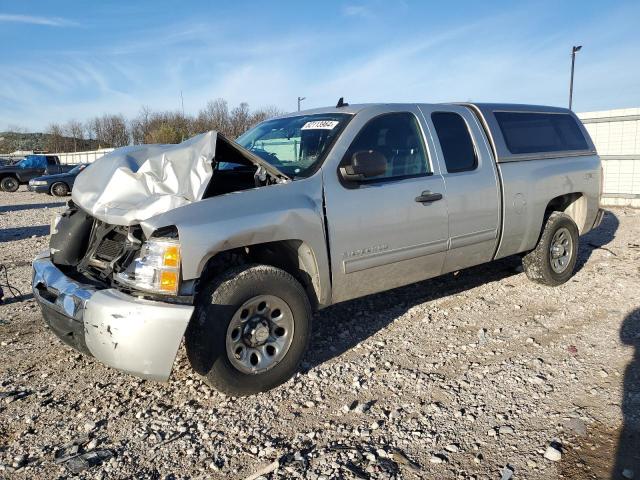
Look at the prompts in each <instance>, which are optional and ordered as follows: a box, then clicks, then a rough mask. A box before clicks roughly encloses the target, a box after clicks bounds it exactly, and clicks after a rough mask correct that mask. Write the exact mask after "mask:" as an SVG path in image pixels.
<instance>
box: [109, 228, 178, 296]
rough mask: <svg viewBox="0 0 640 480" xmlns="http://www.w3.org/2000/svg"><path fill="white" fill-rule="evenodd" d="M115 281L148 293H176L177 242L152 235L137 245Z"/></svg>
mask: <svg viewBox="0 0 640 480" xmlns="http://www.w3.org/2000/svg"><path fill="white" fill-rule="evenodd" d="M116 278H117V280H118V282H120V283H122V284H124V285H128V286H130V287H133V288H135V289H136V290H142V291H145V292H150V293H162V294H166V295H177V293H178V287H179V284H180V243H178V241H177V240H174V239H170V238H152V239H150V240H148V241H147V242H145V243H144V244H143V245H142V248H140V253H139V255H138V257H137V258H135V259H134V260H133V261H132V262H131V264H130V265H129V267H128V268H127V269H126V270H125V271H124V272H120V273H118V274H117V276H116Z"/></svg>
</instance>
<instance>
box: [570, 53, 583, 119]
mask: <svg viewBox="0 0 640 480" xmlns="http://www.w3.org/2000/svg"><path fill="white" fill-rule="evenodd" d="M581 48H582V45H578V46H573V47H572V48H571V81H570V82H569V110H571V105H572V104H573V70H574V68H575V65H576V53H578V52H579V51H580V49H581Z"/></svg>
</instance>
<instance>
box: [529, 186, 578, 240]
mask: <svg viewBox="0 0 640 480" xmlns="http://www.w3.org/2000/svg"><path fill="white" fill-rule="evenodd" d="M553 212H562V213H565V214H567V215H568V216H569V217H571V219H572V220H573V221H574V222H575V224H576V225H577V226H578V233H579V234H581V235H582V233H583V232H584V231H585V230H586V227H587V215H588V204H587V197H586V196H585V195H584V193H582V192H572V193H565V194H563V195H559V196H557V197H555V198H552V199H551V200H549V202H548V203H547V207H546V208H545V211H544V218H543V222H542V228H541V229H540V234H541V235H542V231H543V230H544V225H545V223H546V222H547V219H548V218H549V216H550V215H551V214H552V213H553Z"/></svg>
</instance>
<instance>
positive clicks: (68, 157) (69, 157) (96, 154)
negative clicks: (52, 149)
mask: <svg viewBox="0 0 640 480" xmlns="http://www.w3.org/2000/svg"><path fill="white" fill-rule="evenodd" d="M109 152H113V148H101V149H100V150H91V151H89V152H71V153H53V154H52V155H57V156H58V158H59V159H60V163H64V164H74V163H93V162H95V161H96V160H97V159H99V158H100V157H103V156H105V155H106V154H107V153H109Z"/></svg>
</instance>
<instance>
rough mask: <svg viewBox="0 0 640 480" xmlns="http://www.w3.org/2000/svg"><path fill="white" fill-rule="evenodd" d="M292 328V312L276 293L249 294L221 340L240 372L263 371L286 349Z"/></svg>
mask: <svg viewBox="0 0 640 480" xmlns="http://www.w3.org/2000/svg"><path fill="white" fill-rule="evenodd" d="M293 330H294V321H293V313H292V312H291V308H289V305H287V303H286V302H285V301H284V300H282V299H281V298H280V297H276V296H275V295H258V296H256V297H253V298H250V299H249V300H247V301H246V302H244V304H242V306H241V307H240V308H238V310H236V313H235V314H234V315H233V317H232V318H231V322H229V327H228V328H227V336H226V342H225V343H226V347H227V357H228V358H229V361H230V362H231V364H232V365H233V366H234V367H235V368H237V369H238V370H240V371H241V372H244V373H251V374H255V373H262V372H266V371H267V370H270V369H271V368H273V367H275V366H276V365H277V364H278V363H279V362H280V361H281V360H282V359H283V358H284V356H285V355H286V354H287V352H288V351H289V347H290V346H291V341H292V340H293Z"/></svg>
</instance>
